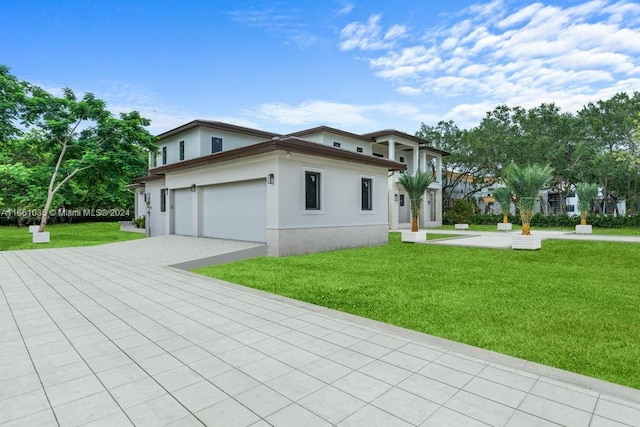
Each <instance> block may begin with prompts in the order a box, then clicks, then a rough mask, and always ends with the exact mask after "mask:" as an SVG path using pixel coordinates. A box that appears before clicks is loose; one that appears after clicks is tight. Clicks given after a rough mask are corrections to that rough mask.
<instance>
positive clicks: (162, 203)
mask: <svg viewBox="0 0 640 427" xmlns="http://www.w3.org/2000/svg"><path fill="white" fill-rule="evenodd" d="M166 211H167V189H166V188H162V189H161V190H160V212H166Z"/></svg>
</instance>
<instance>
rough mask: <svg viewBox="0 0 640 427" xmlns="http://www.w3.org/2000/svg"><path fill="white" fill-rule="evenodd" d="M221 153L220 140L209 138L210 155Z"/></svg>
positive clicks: (213, 137)
mask: <svg viewBox="0 0 640 427" xmlns="http://www.w3.org/2000/svg"><path fill="white" fill-rule="evenodd" d="M220 151H222V138H216V137H215V136H212V137H211V153H212V154H213V153H219V152H220Z"/></svg>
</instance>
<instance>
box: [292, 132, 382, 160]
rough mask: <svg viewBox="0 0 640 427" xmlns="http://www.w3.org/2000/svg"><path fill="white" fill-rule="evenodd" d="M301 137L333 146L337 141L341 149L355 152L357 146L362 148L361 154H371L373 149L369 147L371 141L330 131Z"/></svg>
mask: <svg viewBox="0 0 640 427" xmlns="http://www.w3.org/2000/svg"><path fill="white" fill-rule="evenodd" d="M302 139H305V140H307V141H312V142H317V143H318V144H323V145H328V146H330V147H333V143H334V142H339V143H340V147H339V148H342V149H343V150H349V151H353V152H357V148H358V147H361V148H362V154H368V155H371V154H372V152H373V150H372V149H371V143H369V142H367V141H363V140H360V139H356V138H349V137H347V136H343V135H338V134H334V133H331V132H318V133H313V134H309V135H304V136H303V137H302Z"/></svg>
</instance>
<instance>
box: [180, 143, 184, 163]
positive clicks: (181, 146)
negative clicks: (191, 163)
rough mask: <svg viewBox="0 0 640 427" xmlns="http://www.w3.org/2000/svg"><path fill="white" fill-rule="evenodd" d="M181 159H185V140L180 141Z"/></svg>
mask: <svg viewBox="0 0 640 427" xmlns="http://www.w3.org/2000/svg"><path fill="white" fill-rule="evenodd" d="M180 160H184V141H180Z"/></svg>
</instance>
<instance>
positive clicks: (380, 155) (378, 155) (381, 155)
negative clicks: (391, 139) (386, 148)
mask: <svg viewBox="0 0 640 427" xmlns="http://www.w3.org/2000/svg"><path fill="white" fill-rule="evenodd" d="M373 155H374V156H376V157H382V158H383V157H384V154H379V153H373Z"/></svg>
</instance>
